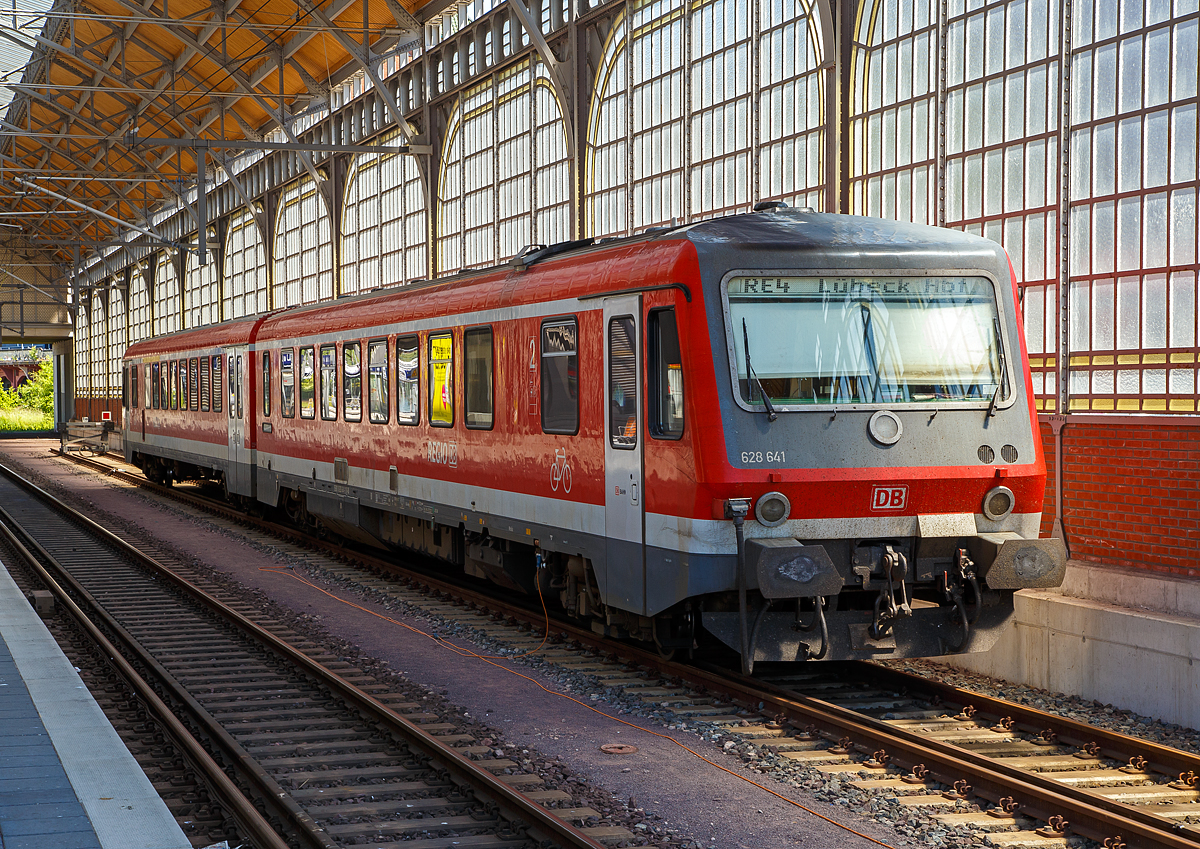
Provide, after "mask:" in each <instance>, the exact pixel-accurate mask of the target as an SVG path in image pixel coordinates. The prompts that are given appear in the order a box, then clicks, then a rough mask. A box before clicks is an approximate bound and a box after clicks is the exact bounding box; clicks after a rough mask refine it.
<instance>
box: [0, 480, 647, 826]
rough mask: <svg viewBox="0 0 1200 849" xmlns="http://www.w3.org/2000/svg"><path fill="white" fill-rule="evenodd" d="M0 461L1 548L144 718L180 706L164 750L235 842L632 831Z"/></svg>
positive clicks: (166, 714)
mask: <svg viewBox="0 0 1200 849" xmlns="http://www.w3.org/2000/svg"><path fill="white" fill-rule="evenodd" d="M0 473H2V474H0V504H3V505H5V506H4V507H3V508H0V521H2V522H3V523H4V525H5V526H6V528H7V529H8V531H9V534H10V537H9V538H10V544H11V545H12V546H13V548H14V549H15V550H18V551H20V552H22V554H23V555H24V556H25V557H27V558H28V559H29V560H30V561H31V562H33V563H36V564H37V566H36V567H34V568H36V569H38V570H39V571H41V572H42V577H43V580H44V581H45V582H46V584H47V586H48V587H49V588H50V589H51V590H52V591H54V592H55V593H56V594H57V595H58V600H59V602H60V603H61V604H63V605H65V606H67V607H69V608H71V609H73V612H75V613H76V614H77V616H78V617H79V618H80V620H81V621H84V620H86V621H87V622H88V624H84V625H83V626H82V627H85V628H87V629H88V630H89V632H90V633H91V634H92V635H93V637H94V638H95V639H96V640H98V641H99V645H100V646H101V651H102V652H103V653H105V654H111V655H112V657H113V658H114V660H115V662H116V664H117V665H118V666H120V667H121V671H122V673H123V674H126V675H128V676H129V677H130V679H131V680H132V681H134V686H135V687H136V688H137V689H138V698H139V700H140V701H142V702H143V704H145V705H147V709H149V710H154V712H155V713H156V715H157V717H158V719H159V721H160V722H167V723H170V722H171V721H172V715H174V716H178V717H180V719H179V720H174V727H173V732H174V733H175V734H176V735H178V736H177V745H179V746H182V747H186V750H187V753H188V754H187V756H188V760H189V761H190V762H191V765H192V767H193V768H194V769H196V770H198V771H199V772H201V773H202V776H203V777H202V781H203V782H204V783H205V784H206V785H208V786H209V787H210V788H212V789H213V790H214V793H216V794H217V795H219V798H220V804H221V805H222V806H224V807H225V808H226V810H227V811H229V812H230V814H231V816H232V818H233V819H234V820H235V821H236V823H237V826H238V831H239V834H240V835H241V837H242V838H243V839H246V840H248V841H249V842H250V844H251V845H254V846H257V847H260V849H267V847H273V848H274V849H283V847H285V846H288V845H292V846H303V847H320V849H336V847H340V846H349V845H368V844H370V845H375V844H377V843H380V844H386V843H391V842H393V841H398V840H403V841H405V842H406V843H409V844H411V845H414V846H421V847H422V848H423V849H441V847H450V846H455V847H462V846H469V847H497V849H499V848H500V847H520V846H542V845H547V846H562V847H569V849H575V847H588V849H599V847H600V846H602V843H601V842H600V841H601V840H605V839H609V840H611V839H624V838H625V837H628V836H630V835H629V832H627V831H625V830H624V829H621V828H612V827H604V826H593V827H589V828H577V827H574V826H572V825H571V824H570V823H571V822H572V821H582V820H585V819H588V818H591V817H598V816H599V814H598V813H597V812H596V811H594V810H592V809H589V808H575V807H562V806H563V805H568V806H569V805H570V804H571V798H570V797H569V796H568V795H567V794H566V793H563V792H561V791H558V790H539V789H536V788H535V787H533V786H531V782H530V780H529V779H530V778H531V777H530V776H526V775H522V774H519V773H517V771H516V767H517V764H516V763H514V762H512V761H509V760H507V759H505V758H498V757H495V756H494V754H493V753H492V750H491V748H490V747H488V746H482V745H478V744H477V741H476V740H475V739H474V738H473V737H472V736H471V735H469V734H465V733H462V729H456V728H454V727H451V726H449V725H447V724H445V723H440V722H436V720H438V719H439V717H437V716H434V715H429V714H424V713H422V707H421V705H420V704H415V703H405V702H403V701H401V697H399V696H396V695H393V694H390V693H389V692H388V687H387V686H386V685H384V684H381V683H379V682H378V681H376V680H374V679H373V678H371V677H370V676H368V675H365V674H363V673H361V672H359V671H358V670H357V669H355V668H354V667H352V666H351V665H350V664H348V663H344V662H339V661H338V660H337V659H336V658H334V657H331V656H327V657H322V656H319V655H318V656H315V657H314V656H310V655H309V654H306V653H305V652H303V651H301V650H299V649H298V648H296V647H294V646H293V645H291V643H290V642H289V641H288V640H287V639H286V638H287V637H289V636H292V635H289V634H287V633H286V632H281V631H280V629H279V628H269V627H262V626H259V625H257V624H255V622H253V621H251V619H250V616H249V615H247V614H248V613H249V611H248V610H242V611H239V610H237V609H234V606H233V605H231V604H229V603H226V602H225V601H222V600H221V599H219V598H216V597H215V596H214V595H212V594H210V593H206V592H204V591H203V590H202V589H201V588H200V587H198V586H197V585H196V584H195V583H194V582H191V581H188V580H186V579H185V578H184V577H182V576H180V575H178V574H176V573H174V572H172V571H171V570H168V569H165V568H163V567H162V566H160V565H159V564H157V563H155V562H153V561H152V560H151V559H150V558H148V557H147V556H146V555H144V554H142V553H141V552H139V551H137V550H136V549H134V548H133V547H132V546H130V545H129V544H128V543H126V542H124V541H123V540H121V539H120V538H119V537H116V536H114V535H112V534H111V533H109V532H107V531H105V530H104V529H102V528H100V527H99V526H98V525H96V524H94V523H92V522H91V521H90V520H88V519H87V518H85V517H83V516H81V515H79V514H78V513H76V512H75V511H73V510H70V508H68V507H67V506H66V505H65V504H63V503H62V502H60V501H58V500H57V499H53V498H52V497H51V496H49V495H48V494H47V493H44V492H42V491H41V490H38V489H36V488H34V487H32V486H31V485H30V484H28V483H27V482H24V481H19V478H17V476H15V474H14V473H13V472H12V471H11V470H9V469H7V468H4V467H0ZM226 772H229V773H231V774H233V775H234V778H233V779H232V780H231V779H229V778H228V777H227V776H226ZM532 778H533V780H534V782H535V783H538V784H540V781H538V780H537V779H536V777H532ZM522 790H524V792H522ZM548 805H558V806H560V807H557V808H555V809H551V808H549V807H547V806H548ZM260 810H261V812H262V813H261V814H260V813H259V811H260Z"/></svg>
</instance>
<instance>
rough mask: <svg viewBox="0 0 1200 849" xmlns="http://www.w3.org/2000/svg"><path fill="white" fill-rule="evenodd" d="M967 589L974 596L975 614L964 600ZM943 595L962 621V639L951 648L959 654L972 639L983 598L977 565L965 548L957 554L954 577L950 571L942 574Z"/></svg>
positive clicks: (950, 647)
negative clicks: (976, 572) (969, 611)
mask: <svg viewBox="0 0 1200 849" xmlns="http://www.w3.org/2000/svg"><path fill="white" fill-rule="evenodd" d="M967 587H970V588H971V593H972V595H973V596H974V603H975V612H974V614H971V613H968V612H967V604H966V600H965V598H964V596H965V595H966V592H965V591H966V588H967ZM942 595H944V596H945V597H946V600H947V601H949V602H950V603H951V604H953V605H954V609H955V611H957V613H958V617H959V619H961V620H962V627H963V635H962V639H961V640H960V641H959V642H958V643H956V644H955V645H952V646H949V649H950V651H952V652H959V651H962V650H963V648H964V647H965V646H966V645H967V640H969V639H970V637H971V626H972V625H973V624H974V623H975V620H976V619H978V618H979V608H980V607H981V606H982V605H981V603H980V602H981V601H982V597H981V596H980V593H979V579H978V578H976V577H975V563H974V561H972V560H971V558H970V556H969V555H968V554H967V550H966V549H965V548H960V549H958V550H957V551H956V552H955V556H954V572H953V575H952V574H951V573H950V572H949V571H946V572H943V573H942Z"/></svg>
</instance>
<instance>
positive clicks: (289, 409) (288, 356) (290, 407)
mask: <svg viewBox="0 0 1200 849" xmlns="http://www.w3.org/2000/svg"><path fill="white" fill-rule="evenodd" d="M293 356H295V350H294V349H293V348H283V349H281V350H280V351H279V414H280V415H281V416H283V417H284V418H285V419H291V418H295V417H296V370H295V367H294V366H293V364H292V357H293Z"/></svg>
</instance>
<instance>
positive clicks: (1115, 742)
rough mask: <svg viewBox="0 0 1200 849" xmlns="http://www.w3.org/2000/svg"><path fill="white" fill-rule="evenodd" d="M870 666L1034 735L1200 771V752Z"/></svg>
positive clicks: (879, 675)
mask: <svg viewBox="0 0 1200 849" xmlns="http://www.w3.org/2000/svg"><path fill="white" fill-rule="evenodd" d="M870 669H871V671H870V673H868V674H869V676H870V677H872V678H874V679H875V680H877V681H880V682H881V683H885V684H887V685H890V686H894V687H896V688H897V689H899V688H903V687H907V688H910V689H921V690H924V691H932V692H933V693H934V694H936V695H937V696H938V697H939V698H941V700H942V701H943V702H947V703H949V704H953V705H961V706H963V707H966V706H967V705H971V706H973V707H975V708H977V709H978V710H980V711H981V712H983V713H984V714H986V715H988V716H989V717H995V718H996V719H997V720H1000V719H1003V718H1005V717H1010V718H1011V719H1012V720H1013V723H1014V727H1019V728H1020V729H1021V730H1022V731H1027V732H1029V733H1031V734H1034V735H1037V734H1040V733H1041V732H1043V731H1050V732H1053V733H1054V734H1055V735H1057V738H1058V740H1059V741H1060V742H1063V743H1067V744H1068V745H1073V746H1077V747H1079V748H1082V747H1084V746H1086V745H1087V744H1089V743H1096V744H1097V745H1099V746H1100V754H1101V755H1102V756H1104V757H1108V758H1112V759H1114V760H1121V759H1123V758H1128V757H1129V756H1130V755H1131V754H1134V751H1133V750H1138V751H1137V752H1136V753H1137V754H1140V755H1141V756H1142V757H1144V758H1145V759H1146V768H1147V769H1152V770H1154V771H1155V772H1160V773H1162V774H1163V775H1168V776H1170V777H1172V778H1175V777H1177V776H1179V775H1180V774H1185V773H1188V772H1194V773H1196V774H1197V775H1200V755H1197V754H1195V753H1193V752H1185V751H1182V750H1180V749H1172V748H1171V747H1170V746H1164V745H1162V744H1160V743H1154V742H1151V741H1149V740H1142V739H1141V738H1138V737H1131V736H1129V735H1128V734H1122V733H1121V732H1119V731H1110V730H1109V729H1107V728H1097V727H1096V726H1094V725H1085V724H1083V723H1080V722H1076V721H1074V720H1071V719H1067V718H1065V717H1061V716H1058V715H1056V714H1053V713H1047V712H1046V711H1043V710H1038V709H1037V708H1034V707H1029V706H1028V705H1023V704H1019V703H1017V702H1010V701H1007V700H1006V699H1000V698H996V697H994V696H988V695H985V694H983V693H977V692H975V691H974V690H967V689H964V688H961V687H955V686H954V685H953V684H946V683H943V682H941V681H935V680H932V679H929V678H922V677H921V676H920V675H914V674H912V673H910V672H904V671H902V670H899V669H892V668H889V667H883V666H874V665H871V667H870Z"/></svg>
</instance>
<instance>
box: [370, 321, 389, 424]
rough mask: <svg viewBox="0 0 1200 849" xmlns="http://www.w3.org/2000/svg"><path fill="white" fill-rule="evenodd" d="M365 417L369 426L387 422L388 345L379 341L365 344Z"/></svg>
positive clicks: (381, 340) (383, 341) (384, 340)
mask: <svg viewBox="0 0 1200 849" xmlns="http://www.w3.org/2000/svg"><path fill="white" fill-rule="evenodd" d="M367 415H368V416H369V417H370V419H371V424H387V420H388V343H387V340H386V339H379V340H377V341H374V342H368V343H367Z"/></svg>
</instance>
